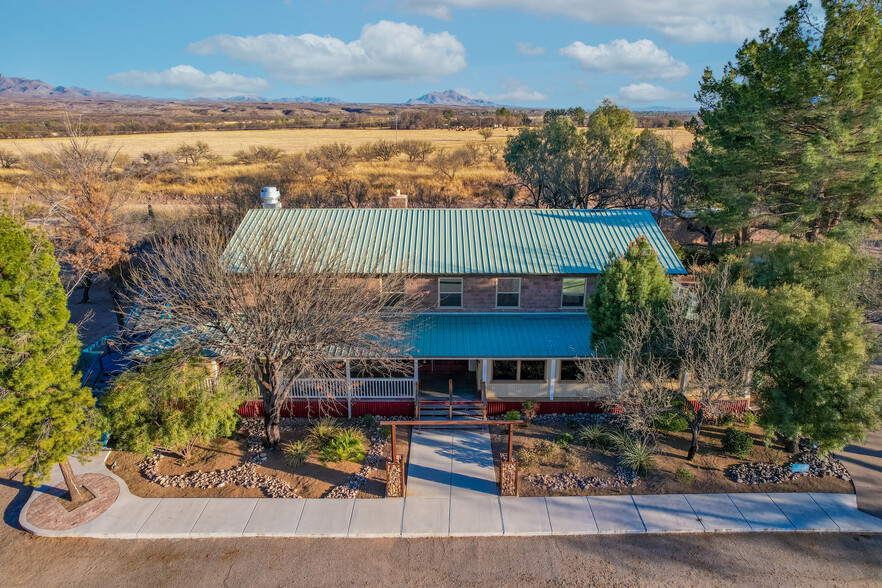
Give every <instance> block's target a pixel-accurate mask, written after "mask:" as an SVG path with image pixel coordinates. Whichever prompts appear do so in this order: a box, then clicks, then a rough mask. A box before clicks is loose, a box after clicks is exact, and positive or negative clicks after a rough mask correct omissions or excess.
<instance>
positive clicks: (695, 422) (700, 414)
mask: <svg viewBox="0 0 882 588" xmlns="http://www.w3.org/2000/svg"><path fill="white" fill-rule="evenodd" d="M703 420H704V408H699V409H698V411H697V412H696V413H695V418H693V419H692V422H691V423H689V428H690V429H692V443H691V444H690V445H689V453H687V454H686V461H692V460H693V459H695V454H696V453H698V436H699V434H701V422H702V421H703Z"/></svg>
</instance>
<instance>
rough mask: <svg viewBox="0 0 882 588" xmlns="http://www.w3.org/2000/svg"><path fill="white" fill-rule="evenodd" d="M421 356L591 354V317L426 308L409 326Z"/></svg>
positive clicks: (415, 352)
mask: <svg viewBox="0 0 882 588" xmlns="http://www.w3.org/2000/svg"><path fill="white" fill-rule="evenodd" d="M408 331H409V335H410V337H411V343H410V347H411V350H410V353H411V355H413V356H414V357H417V358H436V359H441V358H457V359H480V358H496V359H499V358H509V357H510V358H524V359H529V358H536V359H541V358H552V357H589V356H592V355H594V351H592V349H591V319H589V318H588V317H587V316H586V315H585V314H582V313H532V314H521V313H518V314H509V313H493V314H479V313H449V314H440V313H437V314H432V313H427V314H421V315H417V316H416V317H414V319H413V320H412V321H411V324H410V325H409V328H408Z"/></svg>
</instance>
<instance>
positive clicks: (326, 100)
mask: <svg viewBox="0 0 882 588" xmlns="http://www.w3.org/2000/svg"><path fill="white" fill-rule="evenodd" d="M193 100H218V101H220V102H233V101H235V102H301V103H306V102H311V103H321V104H338V103H340V102H341V101H340V100H338V99H337V98H334V97H333V96H297V97H296V98H287V97H283V98H264V97H263V96H254V95H250V94H248V95H244V96H232V97H230V98H194V99H193Z"/></svg>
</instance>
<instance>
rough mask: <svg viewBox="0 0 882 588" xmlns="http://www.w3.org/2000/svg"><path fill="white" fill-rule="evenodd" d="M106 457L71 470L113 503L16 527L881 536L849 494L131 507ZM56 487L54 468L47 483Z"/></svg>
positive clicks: (162, 501)
mask: <svg viewBox="0 0 882 588" xmlns="http://www.w3.org/2000/svg"><path fill="white" fill-rule="evenodd" d="M424 434H425V433H424ZM415 437H416V436H415ZM465 440H466V441H469V442H472V441H474V442H477V440H469V439H465ZM481 441H483V439H481ZM444 447H446V445H445V442H443V441H442V442H441V443H440V448H441V449H439V453H441V454H443V453H444V452H445V451H446V450H444V449H443V448H444ZM106 456H107V454H106V453H104V454H102V455H101V456H99V458H98V459H94V460H92V461H91V462H89V463H88V464H86V465H85V466H81V465H80V464H77V463H75V464H74V469H75V471H76V473H78V474H79V473H85V472H95V473H103V474H107V475H110V476H111V477H112V478H113V479H115V480H116V481H117V482H118V483H119V485H120V494H119V498H117V500H116V502H115V503H114V504H113V505H112V506H111V507H110V508H109V509H108V510H107V511H106V512H105V513H103V514H102V515H100V516H98V517H97V518H96V519H94V520H92V521H90V522H88V523H86V524H85V525H82V526H80V527H77V528H76V529H72V530H70V531H44V530H42V529H38V528H35V527H34V526H33V525H31V524H30V523H29V522H28V520H27V511H28V506H29V505H30V504H31V502H33V501H34V500H35V499H36V498H37V497H38V496H40V495H41V494H42V492H43V491H44V490H46V489H47V488H46V487H43V488H38V489H36V490H35V491H34V492H33V494H32V495H31V498H30V499H29V500H28V503H27V504H26V505H25V507H24V508H23V509H22V512H21V517H20V521H21V524H22V526H23V527H24V528H25V529H27V530H28V531H31V532H32V533H34V534H37V535H46V536H67V537H99V538H110V537H113V538H140V539H148V538H157V539H158V538H200V537H255V536H277V537H365V538H371V537H450V536H490V535H513V536H515V535H593V534H619V533H710V532H760V531H777V532H779V531H827V532H836V531H843V532H862V533H864V532H869V533H882V520H880V519H877V518H875V517H872V516H870V515H868V514H866V513H864V512H861V511H859V510H858V509H857V505H856V502H855V497H854V495H850V494H796V493H782V494H685V495H683V494H669V495H656V496H590V497H587V498H586V497H581V496H572V497H571V496H563V497H549V498H542V497H539V498H518V497H503V498H500V497H498V496H496V495H494V494H489V493H485V492H481V491H479V490H478V489H477V488H472V487H471V486H470V485H471V483H469V484H467V485H464V486H463V489H467V490H469V491H471V492H472V493H471V494H469V495H463V496H458V495H456V494H454V491H453V490H451V491H450V494H449V495H446V496H437V495H435V496H408V497H407V498H398V499H390V498H387V499H359V500H345V499H338V500H331V499H306V500H296V499H273V498H138V497H136V496H133V495H132V494H131V493H130V492H129V490H128V488H127V487H126V485H125V484H124V483H123V481H122V480H121V479H120V478H119V477H118V476H115V475H113V474H112V473H111V472H109V471H108V470H107V469H106V468H105V466H104V463H103V460H104V459H105V458H106ZM451 477H452V473H451ZM465 477H471V476H465ZM60 479H61V475H60V472H59V470H58V468H57V467H56V468H55V470H54V471H53V476H52V479H51V480H50V484H52V485H54V484H56V483H58V482H59V481H60ZM418 484H419V483H418ZM480 486H483V482H482V483H481V484H480ZM428 488H429V487H428V486H427V489H428Z"/></svg>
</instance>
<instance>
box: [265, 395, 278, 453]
mask: <svg viewBox="0 0 882 588" xmlns="http://www.w3.org/2000/svg"><path fill="white" fill-rule="evenodd" d="M263 406H264V412H263V426H264V430H265V432H266V447H275V446H276V445H278V444H279V441H281V440H282V432H281V429H280V427H279V421H280V420H281V419H280V418H279V411H277V410H275V409H273V408H270V409H269V410H267V409H266V407H267V403H266V401H264V403H263Z"/></svg>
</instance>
